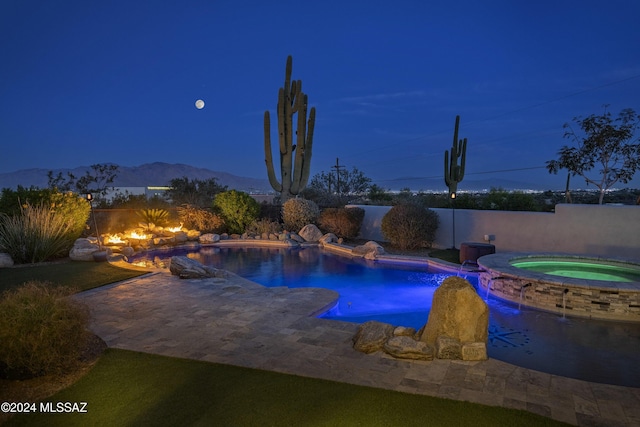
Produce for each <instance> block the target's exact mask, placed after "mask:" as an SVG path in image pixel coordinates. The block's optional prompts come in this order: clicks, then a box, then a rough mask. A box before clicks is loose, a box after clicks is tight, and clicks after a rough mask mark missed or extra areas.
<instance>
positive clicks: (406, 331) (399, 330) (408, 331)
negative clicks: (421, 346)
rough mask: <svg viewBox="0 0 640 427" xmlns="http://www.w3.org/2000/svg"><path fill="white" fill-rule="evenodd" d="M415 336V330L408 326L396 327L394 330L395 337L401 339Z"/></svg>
mask: <svg viewBox="0 0 640 427" xmlns="http://www.w3.org/2000/svg"><path fill="white" fill-rule="evenodd" d="M415 334H416V330H415V328H409V327H407V326H396V328H395V329H394V330H393V336H394V337H400V336H405V337H413V336H414V335H415Z"/></svg>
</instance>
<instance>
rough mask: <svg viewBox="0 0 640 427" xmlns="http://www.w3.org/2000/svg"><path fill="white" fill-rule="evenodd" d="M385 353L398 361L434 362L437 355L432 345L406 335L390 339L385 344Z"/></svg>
mask: <svg viewBox="0 0 640 427" xmlns="http://www.w3.org/2000/svg"><path fill="white" fill-rule="evenodd" d="M384 351H385V352H386V353H387V354H389V355H391V356H393V357H396V358H398V359H411V360H433V355H434V353H435V349H434V347H433V346H432V345H431V344H427V343H426V342H424V341H417V340H414V339H413V338H411V337H408V336H404V335H401V336H397V337H392V338H389V339H388V340H387V341H386V342H385V343H384Z"/></svg>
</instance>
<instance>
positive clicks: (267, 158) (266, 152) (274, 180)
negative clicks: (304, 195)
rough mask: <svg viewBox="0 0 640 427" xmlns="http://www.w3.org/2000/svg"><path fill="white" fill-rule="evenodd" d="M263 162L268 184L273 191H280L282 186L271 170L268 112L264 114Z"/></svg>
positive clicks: (272, 169) (269, 120)
mask: <svg viewBox="0 0 640 427" xmlns="http://www.w3.org/2000/svg"><path fill="white" fill-rule="evenodd" d="M264 162H265V163H266V165H267V175H268V177H269V184H271V187H273V189H274V190H275V191H282V184H280V183H279V182H278V179H277V178H276V173H275V169H274V168H273V154H272V152H271V117H270V116H269V111H265V112H264Z"/></svg>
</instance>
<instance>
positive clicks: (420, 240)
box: [381, 204, 439, 250]
mask: <svg viewBox="0 0 640 427" xmlns="http://www.w3.org/2000/svg"><path fill="white" fill-rule="evenodd" d="M438 222H439V219H438V214H436V213H435V212H434V211H432V210H430V209H426V208H423V207H420V206H417V205H414V204H406V205H397V206H394V207H392V208H391V209H390V210H389V212H387V213H386V214H385V216H384V217H382V224H381V229H382V234H383V235H384V237H385V238H386V239H387V240H389V241H390V242H391V244H393V245H394V246H397V247H398V248H400V249H401V250H405V249H417V248H420V247H423V246H431V245H432V244H433V240H434V238H435V234H436V230H437V229H438Z"/></svg>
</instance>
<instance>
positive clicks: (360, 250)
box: [351, 240, 384, 259]
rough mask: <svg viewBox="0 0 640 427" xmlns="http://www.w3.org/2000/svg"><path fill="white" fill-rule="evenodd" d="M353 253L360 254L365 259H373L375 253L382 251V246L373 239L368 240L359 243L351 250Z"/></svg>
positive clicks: (379, 253) (380, 253)
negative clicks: (361, 243)
mask: <svg viewBox="0 0 640 427" xmlns="http://www.w3.org/2000/svg"><path fill="white" fill-rule="evenodd" d="M351 252H352V253H353V254H354V255H357V256H362V257H365V258H367V259H375V257H376V256H377V255H382V254H383V253H384V248H383V247H382V246H380V245H379V244H378V243H377V242H374V241H373V240H370V241H368V242H367V243H365V244H364V245H359V246H356V247H355V248H353V250H352V251H351Z"/></svg>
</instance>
